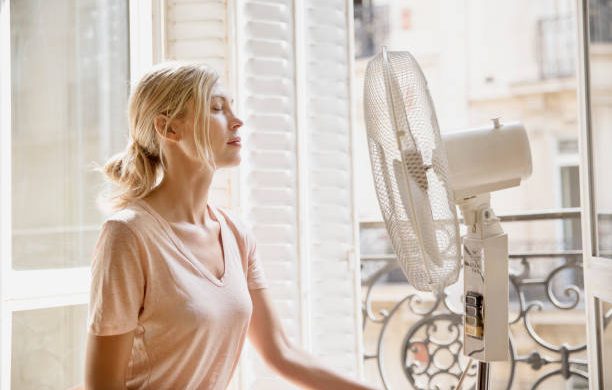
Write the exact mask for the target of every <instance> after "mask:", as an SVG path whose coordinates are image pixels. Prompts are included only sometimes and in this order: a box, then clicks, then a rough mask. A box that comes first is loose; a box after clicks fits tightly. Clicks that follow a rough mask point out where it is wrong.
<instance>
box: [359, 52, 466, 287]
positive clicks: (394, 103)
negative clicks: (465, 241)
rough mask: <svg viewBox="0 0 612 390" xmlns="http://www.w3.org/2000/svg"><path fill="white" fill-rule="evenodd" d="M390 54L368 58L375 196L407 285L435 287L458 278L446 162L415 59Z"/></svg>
mask: <svg viewBox="0 0 612 390" xmlns="http://www.w3.org/2000/svg"><path fill="white" fill-rule="evenodd" d="M386 54H387V57H386V58H387V59H388V62H386V63H385V60H384V58H383V54H379V55H378V56H376V57H375V58H374V59H372V60H371V61H370V62H369V64H368V67H367V70H366V77H365V85H364V112H365V120H366V127H367V133H368V146H369V151H370V159H371V162H372V173H373V176H374V184H375V187H376V194H377V197H378V202H379V206H380V210H381V213H382V216H383V218H384V220H385V224H386V226H387V230H388V232H389V236H390V237H391V241H392V243H393V248H394V250H395V253H396V255H397V259H398V261H399V263H400V265H401V267H402V270H403V271H404V274H405V275H406V278H407V279H408V281H409V283H410V284H412V285H413V286H414V287H415V288H417V289H418V290H422V291H435V290H438V289H440V288H443V287H445V286H447V285H449V284H452V283H454V282H455V280H456V279H457V275H458V272H459V266H460V260H461V250H460V235H459V226H458V221H457V212H456V208H455V205H454V203H453V201H452V199H451V195H450V190H449V184H448V162H447V160H446V153H445V152H444V149H443V147H444V146H443V143H442V140H441V138H440V130H439V128H438V122H437V118H436V113H435V109H434V106H433V103H432V101H431V97H430V95H429V91H428V89H427V82H426V80H425V77H424V76H423V73H422V71H421V69H420V67H419V65H418V63H417V62H416V60H415V59H414V57H412V55H410V53H407V52H388V53H386ZM385 64H386V65H385ZM385 70H387V80H386V81H387V83H385ZM386 85H387V86H388V88H387V87H386ZM402 168H403V169H402Z"/></svg>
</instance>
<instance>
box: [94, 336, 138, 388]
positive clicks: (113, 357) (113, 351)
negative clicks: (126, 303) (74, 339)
mask: <svg viewBox="0 0 612 390" xmlns="http://www.w3.org/2000/svg"><path fill="white" fill-rule="evenodd" d="M133 342H134V331H131V332H128V333H124V334H120V335H113V336H94V335H91V334H90V335H88V339H87V352H86V356H85V389H87V390H97V389H104V390H107V389H108V390H119V389H121V390H123V389H125V375H126V371H127V365H128V362H129V359H130V354H131V351H132V343H133Z"/></svg>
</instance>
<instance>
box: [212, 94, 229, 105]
mask: <svg viewBox="0 0 612 390" xmlns="http://www.w3.org/2000/svg"><path fill="white" fill-rule="evenodd" d="M212 97H213V99H214V98H219V99H223V100H225V101H227V100H228V99H227V97H226V96H225V95H213V96H212ZM229 101H230V104H234V99H229Z"/></svg>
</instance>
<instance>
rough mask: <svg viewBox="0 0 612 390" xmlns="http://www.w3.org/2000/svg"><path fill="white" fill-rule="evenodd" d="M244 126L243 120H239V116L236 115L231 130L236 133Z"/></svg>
mask: <svg viewBox="0 0 612 390" xmlns="http://www.w3.org/2000/svg"><path fill="white" fill-rule="evenodd" d="M242 125H244V122H242V120H241V119H240V118H238V117H237V116H235V115H234V117H233V118H232V121H231V123H230V129H231V130H232V131H236V130H238V129H239V128H241V127H242Z"/></svg>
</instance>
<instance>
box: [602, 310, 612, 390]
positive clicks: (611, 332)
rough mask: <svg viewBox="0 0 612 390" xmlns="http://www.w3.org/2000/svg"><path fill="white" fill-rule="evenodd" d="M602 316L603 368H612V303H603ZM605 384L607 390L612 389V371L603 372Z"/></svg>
mask: <svg viewBox="0 0 612 390" xmlns="http://www.w3.org/2000/svg"><path fill="white" fill-rule="evenodd" d="M601 315H602V316H603V324H604V330H603V332H602V344H603V345H602V346H601V367H612V324H611V322H612V302H606V301H601ZM603 383H604V388H605V389H612V370H606V369H604V370H603Z"/></svg>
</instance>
